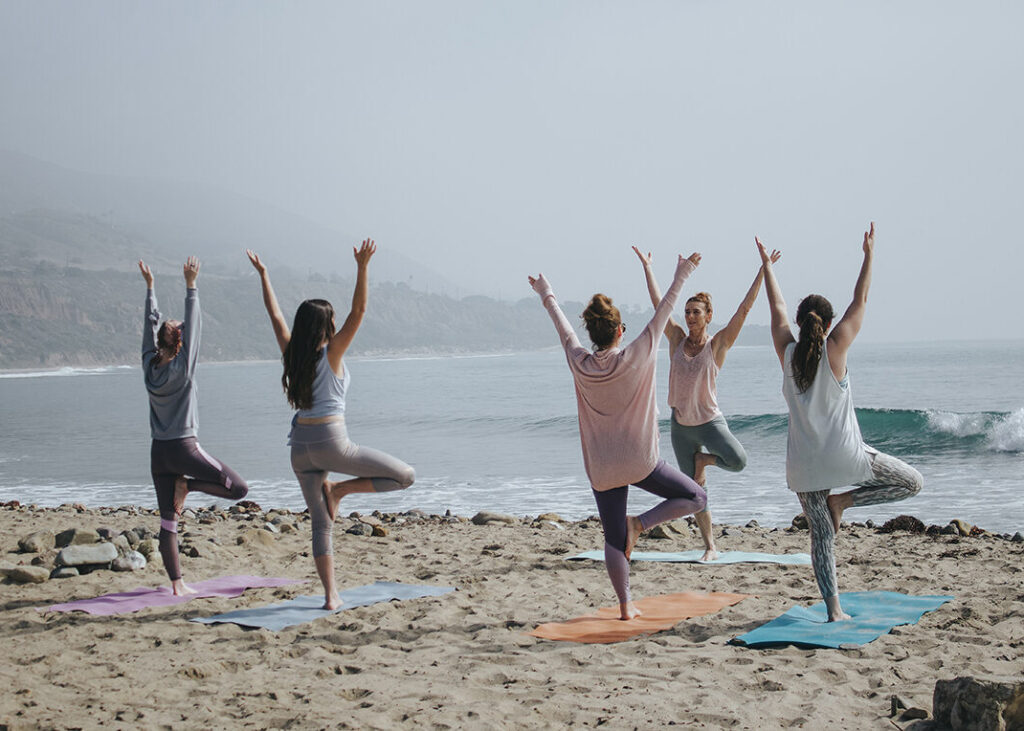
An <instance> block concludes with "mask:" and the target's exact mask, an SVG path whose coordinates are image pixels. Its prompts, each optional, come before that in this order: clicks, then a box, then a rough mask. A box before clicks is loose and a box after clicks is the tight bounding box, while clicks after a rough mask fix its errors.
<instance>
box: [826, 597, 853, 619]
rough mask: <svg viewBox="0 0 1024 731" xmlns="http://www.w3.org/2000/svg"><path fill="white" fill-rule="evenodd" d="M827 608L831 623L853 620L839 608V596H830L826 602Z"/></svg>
mask: <svg viewBox="0 0 1024 731" xmlns="http://www.w3.org/2000/svg"><path fill="white" fill-rule="evenodd" d="M825 608H826V609H827V610H828V621H829V622H841V621H842V620H844V619H851V617H850V615H849V614H847V613H846V612H844V611H843V608H842V607H841V606H839V595H838V594H836V595H835V596H830V597H828V598H827V599H826V600H825Z"/></svg>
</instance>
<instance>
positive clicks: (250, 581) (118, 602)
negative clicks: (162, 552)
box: [39, 576, 305, 616]
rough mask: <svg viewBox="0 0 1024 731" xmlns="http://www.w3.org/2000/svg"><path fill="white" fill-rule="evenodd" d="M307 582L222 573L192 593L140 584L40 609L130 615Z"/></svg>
mask: <svg viewBox="0 0 1024 731" xmlns="http://www.w3.org/2000/svg"><path fill="white" fill-rule="evenodd" d="M303 583H305V582H304V581H302V580H300V579H278V578H267V577H263V576H220V577H218V578H216V579H207V580H206V581H197V582H196V583H194V584H189V586H191V587H192V588H193V589H195V590H196V593H195V594H190V595H188V596H174V594H172V593H171V588H170V587H169V586H160V587H157V588H156V589H147V588H144V587H139V588H138V589H133V590H132V591H123V592H119V593H117V594H104V595H103V596H98V597H96V598H95V599H79V600H77V601H73V602H68V603H67V604H54V605H53V606H52V607H39V611H41V612H88V613H89V614H98V615H101V616H107V615H110V614H127V613H128V612H137V611H139V610H140V609H145V608H146V607H169V606H173V605H174V604H184V603H185V602H187V601H189V600H191V599H202V598H203V597H209V596H223V597H229V598H230V597H236V596H241V594H242V592H243V591H245V590H246V589H257V588H262V587H266V586H287V585H288V584H303Z"/></svg>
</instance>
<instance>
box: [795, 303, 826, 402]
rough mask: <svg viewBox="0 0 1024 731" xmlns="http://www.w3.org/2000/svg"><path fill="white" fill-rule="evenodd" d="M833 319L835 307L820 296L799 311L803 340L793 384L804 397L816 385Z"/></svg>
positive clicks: (799, 347)
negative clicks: (827, 333)
mask: <svg viewBox="0 0 1024 731" xmlns="http://www.w3.org/2000/svg"><path fill="white" fill-rule="evenodd" d="M833 317H834V313H833V311H832V303H831V302H829V301H828V300H827V299H825V298H824V297H822V296H821V295H820V294H809V295H807V296H806V297H804V298H803V299H802V300H800V305H799V306H798V307H797V308H796V324H797V326H798V327H799V328H800V338H799V339H798V340H797V341H796V348H795V349H794V350H793V364H792V367H793V380H794V381H796V387H797V388H798V389H800V392H801V393H803V392H804V391H806V390H807V389H808V388H810V387H811V384H812V383H814V377H815V376H816V375H817V373H818V363H820V362H821V354H822V352H823V351H824V347H825V331H826V330H827V329H828V326H829V323H831V322H832V318H833Z"/></svg>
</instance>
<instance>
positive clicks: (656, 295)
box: [633, 246, 686, 350]
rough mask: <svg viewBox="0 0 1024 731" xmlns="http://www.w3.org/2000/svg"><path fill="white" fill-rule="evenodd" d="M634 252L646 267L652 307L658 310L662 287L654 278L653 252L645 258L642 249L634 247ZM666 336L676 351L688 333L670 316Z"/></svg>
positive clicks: (645, 276)
mask: <svg viewBox="0 0 1024 731" xmlns="http://www.w3.org/2000/svg"><path fill="white" fill-rule="evenodd" d="M633 251H634V252H636V255H637V258H639V259H640V263H641V264H643V267H644V278H645V279H646V280H647V294H649V295H650V296H651V306H652V307H654V309H658V305H660V304H661V287H659V286H658V280H657V279H655V278H654V269H653V261H654V257H653V256H652V255H651V252H649V251H648V252H647V255H646V256H645V255H644V254H643V252H641V251H640V249H638V248H636V247H635V246H634V247H633ZM665 335H666V336H667V337H668V342H669V348H670V349H671V350H675V349H676V346H677V345H678V344H679V341H681V340H682V339H683V338H684V337H686V331H685V330H683V328H682V327H680V325H679V323H678V322H676V320H675V318H674V317H672V315H671V314H669V318H668V322H667V323H666V324H665Z"/></svg>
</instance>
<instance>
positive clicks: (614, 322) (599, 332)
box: [582, 293, 622, 350]
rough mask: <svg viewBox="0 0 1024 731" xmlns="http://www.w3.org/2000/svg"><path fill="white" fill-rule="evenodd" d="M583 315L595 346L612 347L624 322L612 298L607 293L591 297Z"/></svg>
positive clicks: (600, 347)
mask: <svg viewBox="0 0 1024 731" xmlns="http://www.w3.org/2000/svg"><path fill="white" fill-rule="evenodd" d="M582 317H583V323H584V324H585V325H586V326H587V332H588V333H589V334H590V342H592V343H593V344H594V348H595V349H596V350H604V349H605V348H608V347H611V345H612V343H614V342H615V338H616V336H618V334H619V325H621V324H622V315H620V314H619V308H618V307H616V306H615V305H613V304H612V298H611V297H609V296H608V295H605V294H600V293H598V294H595V295H594V296H593V297H591V298H590V304H588V305H587V309H585V310H583V315H582Z"/></svg>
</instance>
